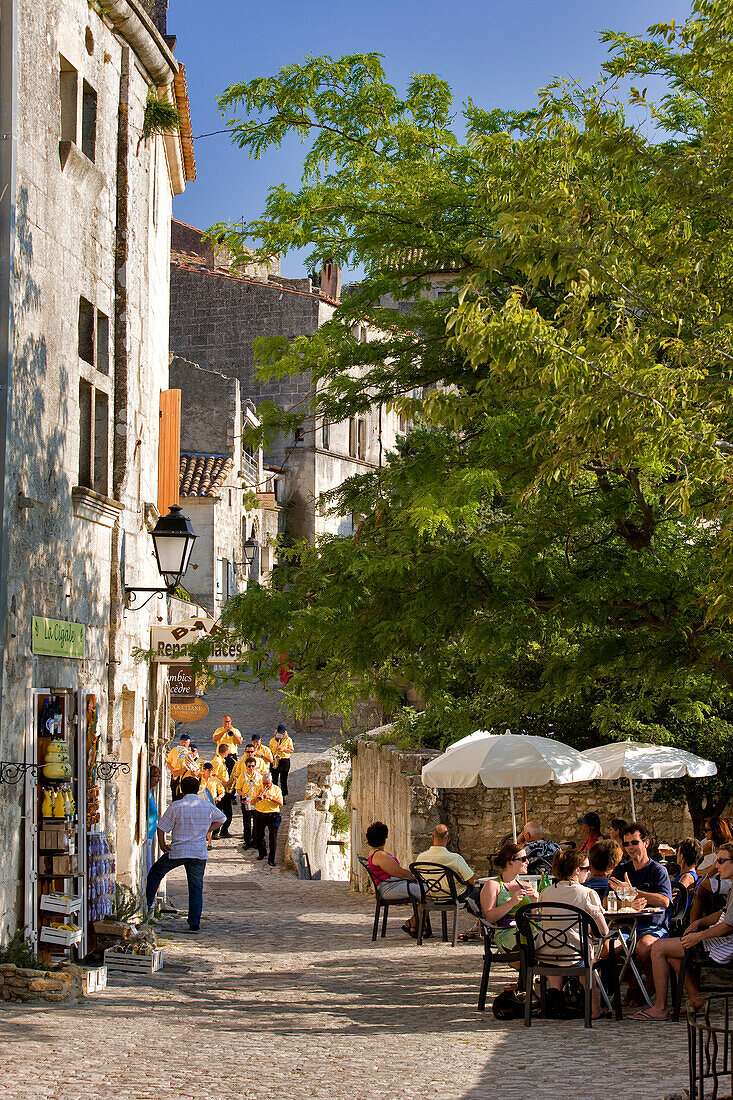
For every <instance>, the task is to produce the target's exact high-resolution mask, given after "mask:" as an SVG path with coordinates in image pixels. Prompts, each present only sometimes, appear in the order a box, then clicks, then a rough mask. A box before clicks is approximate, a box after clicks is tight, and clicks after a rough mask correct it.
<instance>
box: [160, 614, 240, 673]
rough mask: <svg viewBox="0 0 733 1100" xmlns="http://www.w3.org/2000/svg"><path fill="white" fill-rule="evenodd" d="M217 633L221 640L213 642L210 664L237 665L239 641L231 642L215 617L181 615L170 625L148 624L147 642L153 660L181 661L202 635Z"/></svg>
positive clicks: (186, 657)
mask: <svg viewBox="0 0 733 1100" xmlns="http://www.w3.org/2000/svg"><path fill="white" fill-rule="evenodd" d="M219 633H221V641H220V642H216V643H215V645H214V648H213V650H212V652H211V656H210V657H209V661H208V663H209V664H210V665H237V664H239V662H240V661H243V660H244V659H245V648H244V646H243V645H242V643H241V642H232V641H230V640H229V639H228V638H227V636H226V635H225V634H224V633H223V632H221V628H220V627H219V626H218V624H217V623H216V620H215V619H210V618H206V617H201V618H198V619H184V621H183V622H181V623H176V624H175V625H174V626H154V627H151V631H150V634H151V645H150V648H151V649H152V651H153V660H154V661H157V662H159V663H161V664H168V665H170V664H176V663H185V662H187V661H188V660H189V659H190V655H189V646H192V645H193V644H194V643H195V642H200V641H201V639H202V638H203V637H205V636H206V635H209V636H212V637H214V638H215V637H216V636H217V634H219Z"/></svg>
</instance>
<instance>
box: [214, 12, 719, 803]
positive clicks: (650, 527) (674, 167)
mask: <svg viewBox="0 0 733 1100" xmlns="http://www.w3.org/2000/svg"><path fill="white" fill-rule="evenodd" d="M604 37H605V39H606V41H607V42H608V43H609V46H610V49H611V53H610V60H609V61H608V63H607V64H606V66H605V70H604V73H603V74H602V76H601V78H600V79H599V81H598V83H597V84H596V85H594V86H593V87H591V88H582V87H580V86H579V85H577V84H574V83H572V82H568V81H558V82H556V83H554V84H553V85H552V86H551V87H549V88H547V89H546V90H545V91H543V92H542V93H541V94H540V96H539V98H538V102H537V105H536V107H535V108H534V109H533V110H532V111H528V112H524V113H521V114H520V113H511V112H505V111H499V110H484V109H481V108H480V107H478V106H477V105H476V104H474V103H472V102H469V103H467V104H465V105H464V106H463V109H462V117H463V122H462V125H463V128H464V129H465V132H466V137H465V138H459V136H458V135H457V133H456V126H455V118H454V116H453V114H452V111H453V106H452V98H451V93H450V89H449V88H448V87H447V85H446V84H445V83H444V82H443V81H441V80H439V79H438V78H436V77H434V76H424V75H417V76H415V77H414V78H413V80H412V82H411V84H410V86H409V87H408V89H407V90H406V93H405V94H404V96H400V95H399V94H398V93H397V91H396V90H395V89H394V88H392V87H391V86H390V85H389V84H388V83H387V82H386V80H385V78H384V74H383V71H382V69H381V65H380V61H379V58H378V57H377V56H376V55H373V54H370V55H357V56H353V57H346V58H341V59H339V60H335V61H334V60H332V59H330V58H311V59H308V60H306V61H305V62H304V63H303V64H300V65H293V66H289V67H287V68H286V69H283V70H281V71H280V72H279V73H278V74H276V75H274V76H272V77H268V78H262V79H258V80H253V81H250V82H248V83H246V84H239V85H235V86H233V87H232V88H230V89H228V90H227V92H226V93H225V94H224V95H223V96H222V97H221V108H222V111H223V112H224V114H225V116H226V117H227V119H228V122H229V125H230V127H231V130H232V134H233V138H234V140H235V141H236V142H238V143H239V145H240V146H241V147H242V148H243V149H246V150H248V151H249V152H250V154H251V155H253V156H261V155H264V154H265V153H266V152H267V150H268V149H269V148H271V147H273V146H276V145H278V144H279V143H280V142H281V141H282V140H283V138H284V137H285V136H286V135H287V134H289V133H291V132H295V133H297V134H299V135H300V136H301V137H302V139H303V141H304V143H305V144H306V146H307V151H306V155H305V159H304V171H303V179H302V185H301V187H300V188H299V189H298V190H297V191H295V192H291V191H289V190H288V189H287V188H285V187H284V186H281V187H275V188H273V189H272V191H271V192H270V196H269V199H268V202H267V207H266V210H265V212H264V214H263V216H262V218H261V219H259V220H257V221H255V222H253V223H251V224H249V225H246V226H244V227H239V228H236V229H235V228H232V227H229V226H221V225H220V226H216V227H214V229H213V230H212V232H215V233H216V234H224V236H225V238H226V242H227V244H228V246H229V247H230V249H232V251H233V252H235V254H236V253H237V251H238V250H240V251H241V248H242V244H243V241H244V239H245V238H247V237H254V238H256V239H258V240H259V241H261V242H262V243H261V254H262V256H263V257H265V256H268V255H273V254H275V253H278V252H284V251H287V250H288V249H291V248H296V247H301V246H304V245H307V246H310V247H311V250H312V251H311V256H310V260H309V266H312V267H313V268H314V269H316V268H318V267H319V266H320V260H321V259H322V258H323V257H325V256H328V257H330V258H332V259H334V260H335V261H336V262H338V263H340V264H342V265H345V266H351V267H355V266H358V267H361V268H363V269H364V271H365V276H364V278H363V280H362V281H361V283H360V284H359V285H358V287H356V288H355V291H354V293H352V294H349V295H346V296H345V297H344V300H343V302H342V304H341V306H340V307H339V308H338V309H337V310H336V313H335V316H334V318H333V320H332V321H330V322H329V323H328V324H326V325H324V326H323V327H322V328H321V329H320V330H319V331H318V333H317V334H316V335H315V336H313V337H310V338H305V337H302V338H298V339H296V340H294V341H288V340H286V339H284V338H275V339H271V340H263V341H261V343H260V346H259V359H260V367H259V369H260V371H261V373H262V374H263V376H264V377H269V378H273V377H278V376H279V375H284V374H293V373H297V372H299V371H308V372H310V376H311V378H312V380H313V384H314V389H313V395H312V399H311V403H310V405H309V406H308V407H307V408H303V409H299V410H298V411H297V412H287V411H283V410H281V409H278V408H276V407H274V406H269V407H264V408H263V407H262V406H261V407H260V412H261V413H263V420H264V425H263V437H262V438H263V439H265V440H266V439H267V438H269V437H271V435H272V434H273V433H275V432H277V431H281V430H285V431H292V430H293V429H294V428H295V427H296V426H299V425H300V424H302V423H303V422H304V420H306V419H307V418H308V417H312V416H316V415H317V416H324V417H326V418H327V419H329V420H330V421H338V420H341V419H345V418H346V417H347V416H350V415H353V414H354V413H356V412H358V411H359V410H360V409H363V408H364V407H366V406H367V405H369V404H371V403H373V402H381V403H383V404H387V405H391V406H392V407H394V408H397V409H399V410H400V411H401V413H402V414H403V415H404V416H406V417H409V418H411V419H412V420H413V425H414V426H413V430H412V431H411V432H410V433H409V435H408V436H407V437H406V438H405V439H404V440H403V441H402V442H401V443H400V444H399V446H398V448H397V450H396V453H395V454H394V455H392V456H391V460H390V462H389V464H388V465H387V466H386V467H385V468H383V469H380V470H379V471H376V472H374V473H373V474H368V475H365V476H363V477H360V478H354V479H352V480H351V481H350V482H348V483H347V484H346V485H345V486H344V487H343V488H342V489H341V490H340V491H339V492H338V493H336V494H334V497H333V499H332V501H331V502H330V503H331V505H332V506H333V507H334V508H335V509H336V510H338V511H340V512H353V513H354V514H356V515H358V516H361V517H363V518H362V519H361V521H360V522H359V524H358V525H357V528H356V530H355V533H354V535H353V537H351V538H326V539H323V540H322V541H321V542H320V543H319V545H318V546H317V547H305V546H298V547H294V548H290V549H289V550H288V552H287V553H286V554H284V564H283V567H282V568H281V571H280V576H279V580H278V583H277V585H276V587H275V588H274V589H273V590H272V591H267V590H264V589H257V588H255V589H254V590H250V591H249V592H248V593H247V595H246V596H244V597H239V598H237V599H234V600H232V601H230V603H229V604H228V605H227V607H226V609H225V612H224V616H223V620H224V623H225V625H226V626H227V628H228V629H230V630H231V631H233V632H234V633H236V634H237V635H239V636H241V637H244V638H245V639H247V641H248V642H249V643H250V644H251V645H252V664H253V667H256V668H259V669H260V670H261V672H262V674H263V675H267V674H270V673H272V672H273V671H274V670H275V669H276V664H277V662H276V659H275V657H274V655H276V654H279V653H281V652H287V653H288V654H289V656H290V657H291V659H293V661H294V663H295V666H296V668H295V675H294V677H293V679H292V680H291V682H290V683H289V685H288V690H289V693H290V695H291V700H292V702H293V704H294V705H295V706H296V707H299V708H300V709H301V710H303V711H308V710H309V709H311V708H312V707H314V706H316V705H319V706H322V705H325V706H329V707H333V708H335V709H340V708H343V709H348V707H349V705H350V704H351V703H352V702H353V701H354V699H355V698H357V697H360V696H361V697H363V696H364V695H366V694H375V695H377V697H379V698H380V699H381V700H383V701H384V702H385V704H386V705H388V706H391V707H393V708H398V707H399V705H400V702H401V699H402V693H401V692H402V686H403V685H404V684H405V683H414V684H416V685H417V686H418V688H419V689H420V690H421V691H422V693H423V694H424V696H425V699H426V701H427V702H428V704H429V705H430V706H431V707H432V708H433V711H434V713H436V714H441V715H443V716H444V735H445V736H448V738H449V739H452V738H451V737H450V735H451V733H452V732H453V730H456V731H458V730H459V729H460V727H461V723H470V722H471V721H475V720H476V719H477V716H478V715H479V714H483V715H484V716H486V717H487V718H489V717H490V718H491V720H492V721H493V720H496V721H497V722H501V721H508V722H510V721H511V720H512V717H513V718H514V720H515V722H520V721H522V720H525V721H527V722H529V721H533V720H534V719H532V716H535V718H536V721H537V722H540V723H543V724H544V727H545V728H546V729H550V728H552V729H553V730H555V731H556V732H565V733H566V734H567V732H568V730H570V732H572V730H571V726H572V723H571V722H570V721H569V720H568V719H567V711H565V712H564V711H563V708H568V707H570V708H575V713H576V714H577V713H587V714H588V715H589V720H590V722H591V727H592V730H593V731H595V733H594V736H596V737H597V736H598V735H599V734H602V735H604V736H614V735H617V734H618V733H619V732H622V731H628V730H629V729H632V728H633V729H634V730H635V731H636V732H637V733H638V735H639V736H645V737H648V738H651V739H657V740H674V741H676V742H680V741H685V738H687V741H686V742H685V743H687V744H689V743H690V738H692V739H693V740H694V739H695V737H697V738H698V740H699V741H700V744H702V743H703V742H704V744H705V746H706V748H707V751H708V753H709V754H712V755H715V752H714V750H715V747H716V745H718V746H719V759H720V762H721V764H725V766H726V768H727V766H728V749H727V747H726V745H727V740H728V733H727V725H726V723H725V717H724V715H725V713H726V706H727V703H728V696H729V688H730V685H731V683H733V632H732V631H731V625H730V615H731V609H732V608H733V583H732V581H733V577H732V576H731V570H732V569H733V565H732V564H731V562H732V560H733V556H732V555H731V553H730V544H731V532H732V531H733V526H732V513H731V504H732V498H731V485H732V484H733V466H732V465H731V454H733V443H732V442H731V441H733V424H732V423H731V420H732V417H733V405H732V404H731V397H730V388H731V386H730V382H731V364H733V342H732V340H731V271H732V265H731V210H732V209H733V192H732V189H731V178H732V177H731V167H732V165H733V146H732V142H733V125H732V123H733V98H732V89H731V72H732V71H733V68H732V66H731V61H733V9H732V8H731V5H730V3H722V2H713V0H697V2H696V3H695V4H694V5H693V9H692V15H691V17H690V19H689V20H687V21H686V22H685V23H684V24H683V25H681V26H675V25H674V24H673V23H670V24H669V25H659V26H656V27H653V28H650V30H649V33H648V35H647V36H646V37H643V38H639V37H631V36H628V35H624V34H613V33H611V32H606V33H605V35H604ZM649 77H653V78H654V79H655V81H656V82H657V83H658V82H659V81H660V80H661V82H662V86H663V88H664V91H663V94H661V95H660V96H659V97H658V99H657V101H656V102H653V101H652V100H651V99H650V98H649V97H648V96H647V93H646V91H645V90H644V88H643V87H642V85H643V83H644V81H645V80H647V79H648V78H649ZM637 85H638V86H637ZM624 88H626V89H627V92H626V94H625V95H624V94H622V90H623V89H624ZM629 88H630V90H628V89H629ZM642 117H643V124H641V123H640V122H639V119H640V118H642ZM446 272H447V273H450V275H451V277H452V279H453V284H452V289H453V294H452V295H451V296H450V297H449V298H441V299H439V300H437V301H433V300H430V298H429V297H428V296H427V295H426V290H427V289H428V287H429V282H430V278H431V276H432V275H434V274H436V273H441V274H443V275H444V274H445V273H446ZM385 300H386V301H389V302H391V303H392V306H391V308H389V307H386V306H385V305H384V304H383V303H384V302H385ZM365 316H368V317H369V318H370V319H371V320H372V322H373V323H374V324H376V325H378V326H379V330H380V332H381V336H380V338H379V339H376V340H373V341H370V342H369V343H367V344H360V343H358V342H357V340H356V339H355V338H354V337H353V336H352V327H353V325H354V323H355V322H358V321H360V320H362V319H363V318H364V317H365ZM563 713H565V717H566V722H565V725H566V726H567V730H566V729H565V727H563V726H561V727H560V728H558V726H557V724H556V723H557V716H558V715H560V716H561V717H562V714H563ZM451 722H452V725H453V728H452V729H450V728H448V724H449V723H451ZM483 724H488V721H484V723H483ZM713 728H714V729H716V730H717V731H718V733H717V734H716V736H715V737H712V738H711V737H710V736H709V735H708V731H709V730H711V729H713ZM711 797H712V792H711Z"/></svg>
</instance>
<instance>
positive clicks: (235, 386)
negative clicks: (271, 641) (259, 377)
mask: <svg viewBox="0 0 733 1100" xmlns="http://www.w3.org/2000/svg"><path fill="white" fill-rule="evenodd" d="M170 380H171V385H172V386H175V387H176V388H177V389H180V391H181V468H180V501H181V506H182V507H183V509H184V511H185V513H186V515H187V516H188V517H189V519H190V520H191V523H192V525H193V527H194V530H195V531H196V534H197V536H198V537H197V539H196V544H195V546H194V551H193V555H192V557H191V564H190V566H189V569H188V573H187V574H186V581H185V587H186V590H187V591H188V592H189V593H190V594H191V596H192V597H193V598H194V599H195V600H197V601H198V603H199V604H201V606H202V607H204V608H206V609H207V610H208V612H209V614H211V615H213V617H214V618H218V617H219V613H220V611H221V608H222V607H223V605H224V604H225V603H226V601H227V600H228V599H229V597H230V596H236V595H238V594H239V593H240V592H244V591H245V589H246V587H247V584H248V582H250V581H260V582H261V583H263V584H267V582H268V580H269V577H270V574H271V573H272V568H273V565H274V560H275V559H274V541H275V538H276V536H277V527H278V515H279V512H280V509H279V507H278V505H277V503H276V501H275V494H274V493H268V492H267V488H268V484H269V482H270V481H271V480H272V479H273V477H275V476H276V475H273V474H271V473H270V472H269V471H266V470H265V469H264V467H263V462H262V450H261V449H260V450H257V451H252V450H250V449H248V448H247V446H246V444H245V442H244V440H243V438H242V433H243V431H244V430H245V428H247V427H248V426H249V427H256V426H257V425H258V424H259V421H258V420H257V417H256V415H255V413H254V408H253V406H252V405H251V404H243V403H242V399H241V395H240V386H239V381H238V380H237V379H236V378H227V377H226V376H225V375H223V374H219V373H218V372H217V371H212V370H205V369H204V368H202V367H198V366H196V364H195V363H189V362H187V361H186V360H185V359H181V358H180V357H177V356H174V357H173V359H172V360H171V367H170ZM253 495H254V496H255V497H256V498H257V499H256V500H253ZM253 504H254V505H256V506H255V507H253ZM248 540H250V542H252V541H254V542H255V543H256V545H255V546H254V547H252V550H253V560H252V561H251V562H247V560H246V553H245V543H246V542H247V541H248Z"/></svg>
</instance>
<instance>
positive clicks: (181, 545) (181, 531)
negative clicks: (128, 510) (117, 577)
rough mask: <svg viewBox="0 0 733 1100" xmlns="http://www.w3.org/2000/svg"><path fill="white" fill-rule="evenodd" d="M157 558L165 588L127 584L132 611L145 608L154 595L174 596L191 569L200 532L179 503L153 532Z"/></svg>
mask: <svg viewBox="0 0 733 1100" xmlns="http://www.w3.org/2000/svg"><path fill="white" fill-rule="evenodd" d="M151 535H152V539H153V547H154V549H155V560H156V561H157V563H158V572H159V573H160V575H161V577H162V578H163V580H164V581H165V586H164V587H162V588H129V587H128V586H127V585H126V586H125V605H126V606H127V608H128V610H137V609H138V608H140V607H144V606H145V604H146V603H147V602H148V600H151V599H152V598H153V596H156V595H157V596H158V597H159V598H160V599H162V598H163V596H164V595H167V596H172V595H173V593H174V592H175V590H176V588H177V587H178V585H179V584H180V583H181V577H182V576H183V574H184V573H185V572H186V569H187V568H188V563H189V561H190V560H191V553H192V552H193V544H194V542H195V541H196V538H197V535H196V533H195V531H194V529H193V527H192V526H191V521H190V520H189V519H188V516H184V514H183V512H182V511H181V509H180V508H179V506H178V505H177V504H172V505H171V509H170V511H169V512H168V515H167V516H161V517H160V519H159V520H158V522H157V523H156V525H155V527H154V528H153V530H152V531H151ZM141 592H148V593H150V595H149V596H148V599H147V600H144V601H143V602H142V603H141V604H138V602H137V596H138V593H141Z"/></svg>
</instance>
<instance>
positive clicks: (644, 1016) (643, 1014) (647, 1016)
mask: <svg viewBox="0 0 733 1100" xmlns="http://www.w3.org/2000/svg"><path fill="white" fill-rule="evenodd" d="M631 1019H632V1020H648V1021H649V1022H650V1023H652V1024H663V1023H666V1021H667V1020H668V1019H669V1013H667V1015H666V1016H652V1014H651V1012H649V1010H648V1009H647V1008H642V1009H641V1011H640V1012H635V1013H634V1015H633V1016H632V1017H631Z"/></svg>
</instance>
